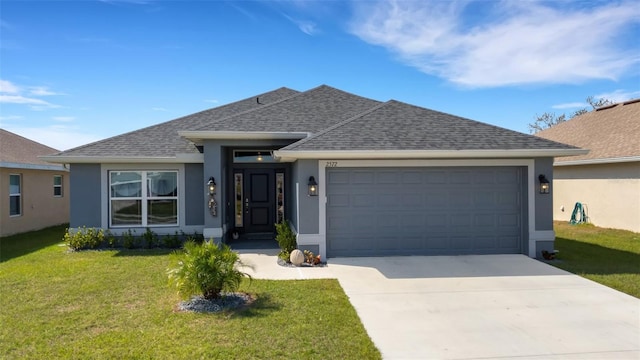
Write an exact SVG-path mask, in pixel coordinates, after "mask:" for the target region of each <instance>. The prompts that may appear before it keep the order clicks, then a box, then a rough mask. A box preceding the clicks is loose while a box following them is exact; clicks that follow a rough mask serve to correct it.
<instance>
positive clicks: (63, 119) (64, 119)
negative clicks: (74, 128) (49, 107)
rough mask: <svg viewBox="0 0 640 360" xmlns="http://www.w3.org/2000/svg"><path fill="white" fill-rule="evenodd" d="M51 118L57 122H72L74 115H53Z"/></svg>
mask: <svg viewBox="0 0 640 360" xmlns="http://www.w3.org/2000/svg"><path fill="white" fill-rule="evenodd" d="M52 119H53V120H55V121H59V122H73V121H74V120H75V119H76V118H75V117H74V116H54V117H52Z"/></svg>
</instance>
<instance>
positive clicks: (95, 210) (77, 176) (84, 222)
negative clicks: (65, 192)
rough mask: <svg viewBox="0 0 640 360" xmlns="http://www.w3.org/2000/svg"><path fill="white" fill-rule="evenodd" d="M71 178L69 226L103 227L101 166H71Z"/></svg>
mask: <svg viewBox="0 0 640 360" xmlns="http://www.w3.org/2000/svg"><path fill="white" fill-rule="evenodd" d="M69 176H70V179H69V180H70V187H71V189H70V191H69V192H70V194H69V195H70V201H71V209H70V220H69V226H70V227H72V228H76V227H81V226H87V227H101V226H102V223H101V209H102V205H101V203H100V197H101V193H100V164H71V166H70V173H69Z"/></svg>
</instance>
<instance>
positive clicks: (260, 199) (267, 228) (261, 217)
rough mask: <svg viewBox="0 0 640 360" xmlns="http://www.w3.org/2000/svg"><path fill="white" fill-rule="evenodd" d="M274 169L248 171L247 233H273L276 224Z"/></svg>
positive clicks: (245, 221) (245, 187) (246, 192)
mask: <svg viewBox="0 0 640 360" xmlns="http://www.w3.org/2000/svg"><path fill="white" fill-rule="evenodd" d="M274 182H275V179H274V170H273V169H247V170H245V180H244V193H245V198H244V223H245V232H247V233H260V232H273V231H274V223H275V191H274V189H275V183H274Z"/></svg>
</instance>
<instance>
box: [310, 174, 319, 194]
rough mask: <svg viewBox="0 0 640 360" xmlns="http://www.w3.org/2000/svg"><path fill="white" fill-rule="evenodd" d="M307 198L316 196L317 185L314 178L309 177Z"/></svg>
mask: <svg viewBox="0 0 640 360" xmlns="http://www.w3.org/2000/svg"><path fill="white" fill-rule="evenodd" d="M308 185H309V196H318V183H317V182H316V178H314V177H313V176H309V184H308Z"/></svg>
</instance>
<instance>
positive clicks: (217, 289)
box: [167, 241, 251, 300]
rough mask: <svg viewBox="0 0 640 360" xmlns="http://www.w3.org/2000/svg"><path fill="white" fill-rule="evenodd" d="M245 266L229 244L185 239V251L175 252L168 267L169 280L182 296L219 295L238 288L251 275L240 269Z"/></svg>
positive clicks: (206, 296) (211, 296) (208, 297)
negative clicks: (198, 242)
mask: <svg viewBox="0 0 640 360" xmlns="http://www.w3.org/2000/svg"><path fill="white" fill-rule="evenodd" d="M239 267H247V265H245V264H243V263H242V261H241V260H240V256H239V255H238V254H237V253H236V252H234V251H232V250H231V248H229V246H227V245H225V244H222V245H220V246H218V245H216V244H215V243H214V242H213V241H205V242H203V243H202V244H197V243H196V242H194V241H187V242H186V243H185V244H184V251H182V252H176V253H175V255H174V265H173V266H170V267H169V268H168V269H167V274H168V275H169V282H170V283H172V284H173V285H174V286H175V287H176V288H177V289H178V293H180V294H181V295H182V296H184V297H185V298H187V297H189V296H191V295H195V294H202V296H204V298H205V299H209V300H211V299H216V298H219V297H220V296H221V294H222V292H223V291H227V292H233V291H235V290H237V289H238V287H239V286H240V282H241V281H242V278H244V277H249V278H251V276H250V275H249V274H247V273H245V272H242V271H240V270H239Z"/></svg>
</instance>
